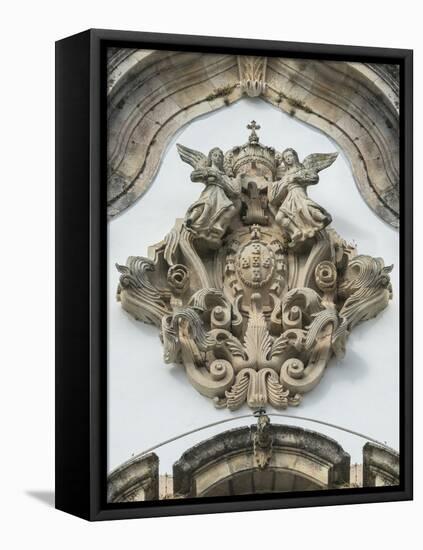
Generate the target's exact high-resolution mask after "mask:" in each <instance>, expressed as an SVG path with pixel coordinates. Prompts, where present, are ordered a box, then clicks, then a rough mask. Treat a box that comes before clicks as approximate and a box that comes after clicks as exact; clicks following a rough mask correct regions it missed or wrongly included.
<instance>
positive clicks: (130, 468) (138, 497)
mask: <svg viewBox="0 0 423 550" xmlns="http://www.w3.org/2000/svg"><path fill="white" fill-rule="evenodd" d="M158 498H159V458H158V456H157V455H156V454H155V453H149V454H147V455H143V456H137V457H135V458H133V459H131V460H128V461H127V462H125V463H124V464H122V465H121V466H119V467H118V468H116V469H115V470H113V472H111V474H110V475H109V476H108V480H107V502H138V501H142V500H157V499H158Z"/></svg>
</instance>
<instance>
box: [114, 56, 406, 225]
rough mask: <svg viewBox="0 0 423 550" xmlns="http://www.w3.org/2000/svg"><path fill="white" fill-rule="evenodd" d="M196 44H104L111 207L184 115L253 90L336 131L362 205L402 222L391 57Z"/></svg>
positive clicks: (145, 182)
mask: <svg viewBox="0 0 423 550" xmlns="http://www.w3.org/2000/svg"><path fill="white" fill-rule="evenodd" d="M389 68H390V66H389V65H387V66H384V65H374V64H366V63H354V62H346V61H345V62H341V61H338V62H335V61H316V60H302V59H284V58H277V57H269V58H266V57H251V56H234V55H225V54H201V53H193V52H167V51H151V50H133V49H111V50H110V52H109V60H108V75H109V76H108V98H109V117H108V121H109V123H108V124H109V126H108V128H109V137H108V147H109V154H108V157H109V158H108V165H109V176H108V209H109V216H114V215H116V214H118V213H119V212H122V211H123V210H125V209H126V208H127V207H128V206H130V205H131V204H132V203H133V202H134V201H135V200H137V199H138V198H139V197H140V196H141V195H142V194H143V193H144V192H145V191H146V189H147V188H148V186H149V185H150V183H151V181H152V179H153V177H154V175H155V173H156V172H157V169H158V166H159V163H160V159H161V157H162V155H163V153H164V151H165V149H166V146H167V144H168V143H169V142H170V140H171V138H172V137H173V136H174V135H175V133H176V132H177V131H178V130H179V129H180V128H181V127H182V126H183V125H185V124H186V123H188V122H190V121H192V120H194V119H195V118H197V117H198V116H200V115H203V114H206V113H211V112H213V111H215V110H217V109H221V108H225V107H226V106H227V105H230V104H232V103H234V102H236V101H239V100H242V98H244V97H255V98H257V99H258V100H259V99H260V100H263V101H265V102H267V103H270V104H271V105H273V106H275V107H277V108H278V109H280V110H281V111H283V112H285V113H288V114H289V115H290V116H292V117H295V118H297V119H298V120H300V121H302V122H305V123H307V124H310V125H311V126H313V127H315V128H318V129H319V130H321V131H323V132H324V133H325V134H326V135H328V136H329V137H330V138H331V139H333V140H334V141H335V142H336V143H337V144H338V146H339V147H340V149H341V150H343V151H344V153H345V154H346V156H347V158H348V159H349V161H350V163H351V168H352V171H353V173H354V178H355V181H356V182H357V185H358V187H359V189H360V192H361V194H362V196H363V198H364V200H365V201H366V202H367V204H368V205H369V206H370V208H372V209H373V210H374V212H375V213H376V214H377V215H378V216H380V217H381V218H382V219H383V220H385V221H386V222H388V223H390V224H391V225H393V226H394V227H397V226H398V224H399V139H398V135H399V117H398V105H399V100H398V99H399V88H398V71H397V70H395V69H396V67H395V66H394V67H393V69H394V70H392V71H390V70H389Z"/></svg>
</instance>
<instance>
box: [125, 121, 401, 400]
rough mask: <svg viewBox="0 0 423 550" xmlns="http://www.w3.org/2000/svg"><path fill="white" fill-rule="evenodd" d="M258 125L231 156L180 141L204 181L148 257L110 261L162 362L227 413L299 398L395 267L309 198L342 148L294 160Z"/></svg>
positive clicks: (339, 351)
mask: <svg viewBox="0 0 423 550" xmlns="http://www.w3.org/2000/svg"><path fill="white" fill-rule="evenodd" d="M259 128H260V127H259V126H258V125H257V124H256V123H255V122H254V121H252V122H251V123H250V124H249V125H248V129H249V130H250V131H251V133H250V136H249V139H248V142H247V143H245V144H244V145H241V146H236V147H233V148H232V149H231V150H229V151H227V152H226V153H223V151H222V150H221V149H219V148H218V147H216V148H214V149H212V150H211V151H210V152H209V154H208V155H207V156H206V155H204V154H202V153H200V152H198V151H196V150H194V149H190V148H188V147H185V146H183V145H177V148H178V152H179V155H180V157H181V159H182V160H183V161H184V162H186V163H188V164H189V165H191V166H192V168H193V170H192V172H191V180H192V181H193V182H199V183H201V184H203V186H204V187H203V190H202V192H201V194H200V196H199V198H198V200H196V201H195V202H194V204H192V205H191V206H190V207H189V208H188V210H187V212H186V214H185V216H184V218H183V219H178V220H176V223H175V226H174V227H173V229H172V230H171V231H170V232H169V233H168V234H167V235H166V236H165V238H164V239H163V241H161V242H160V243H158V244H157V245H155V246H154V247H152V249H153V253H152V254H151V257H150V258H144V257H139V256H133V257H130V258H128V261H127V263H126V265H125V266H123V265H117V269H118V270H119V272H120V273H121V276H120V282H119V286H118V290H117V299H118V301H120V303H121V305H122V307H123V308H124V309H125V310H126V311H127V312H129V313H130V314H131V315H132V316H133V317H134V318H135V319H138V320H140V321H144V322H146V323H150V324H154V325H156V326H157V327H158V329H159V330H160V337H161V339H162V342H163V350H164V361H165V362H166V363H179V364H181V367H182V368H184V369H185V371H186V374H187V377H188V379H189V381H190V382H191V384H192V385H193V386H194V388H196V389H197V390H198V391H199V392H200V393H201V394H203V395H204V396H206V397H209V398H211V399H213V401H214V403H215V405H216V406H217V407H227V408H229V409H231V410H234V409H238V408H240V407H242V406H243V405H244V404H247V405H248V406H249V407H251V408H254V409H257V408H260V407H263V406H266V405H270V406H272V407H275V408H277V409H285V408H286V407H288V406H289V405H292V406H296V405H298V404H299V403H300V402H301V400H302V398H303V396H304V394H306V393H307V392H309V391H310V390H312V389H313V388H314V387H315V386H316V385H317V384H318V383H319V382H320V380H321V378H322V376H323V374H324V372H325V369H326V367H327V365H328V362H329V360H330V359H331V357H332V356H334V355H335V356H336V357H341V356H342V355H343V354H344V353H345V348H346V343H347V340H348V336H349V334H350V332H351V330H352V329H353V328H354V326H356V325H357V324H358V323H360V322H362V321H365V320H367V319H370V318H372V317H375V316H376V315H378V313H380V312H381V311H382V310H383V309H384V308H386V307H387V305H388V303H389V300H390V299H391V298H392V288H391V284H390V278H389V273H390V271H391V269H392V266H389V267H385V265H384V262H383V260H382V259H381V258H373V257H371V256H366V255H358V254H357V251H356V248H355V246H353V245H351V244H348V243H347V242H346V241H344V240H343V239H342V238H341V237H340V236H339V235H338V234H337V233H336V231H335V230H334V229H333V228H331V227H330V224H331V222H332V217H331V215H330V214H329V213H328V212H327V211H326V210H325V209H324V208H323V207H322V206H320V205H319V204H317V203H316V202H314V201H313V200H312V199H311V198H310V197H309V196H308V193H307V188H308V187H309V186H311V185H315V184H317V183H318V181H319V178H320V175H319V173H320V172H321V171H323V170H325V169H326V168H329V167H330V166H331V164H332V163H333V162H334V161H335V160H336V157H337V153H328V154H312V155H309V156H307V157H306V158H305V159H304V160H303V161H300V160H299V157H298V154H297V153H296V151H295V150H293V149H291V148H288V149H285V150H284V151H283V152H281V153H280V152H278V151H276V150H275V149H274V148H273V147H268V146H265V145H263V144H261V143H260V141H259V137H258V135H257V130H259Z"/></svg>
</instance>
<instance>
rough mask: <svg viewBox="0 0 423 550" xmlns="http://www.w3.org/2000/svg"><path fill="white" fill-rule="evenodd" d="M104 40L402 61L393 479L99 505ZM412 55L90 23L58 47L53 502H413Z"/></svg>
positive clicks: (128, 508)
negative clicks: (396, 474)
mask: <svg viewBox="0 0 423 550" xmlns="http://www.w3.org/2000/svg"><path fill="white" fill-rule="evenodd" d="M108 46H120V47H132V48H148V49H167V50H179V51H182V50H187V51H201V52H227V53H231V52H232V53H234V52H236V53H241V54H249V55H267V56H282V57H283V56H289V57H297V58H308V59H330V60H354V61H363V62H364V61H365V62H367V63H368V62H372V63H395V64H398V65H399V66H400V199H401V201H400V219H401V229H400V261H401V265H400V270H401V276H400V280H401V297H400V316H401V326H400V357H401V364H400V427H401V432H400V472H401V483H400V485H399V486H396V487H373V488H357V489H348V490H347V491H346V490H345V489H340V490H325V491H313V492H312V493H308V494H304V493H303V494H300V493H295V494H286V495H285V494H284V495H283V496H281V495H251V496H246V497H236V498H235V497H229V498H224V499H223V498H218V497H216V498H203V499H201V501H200V500H199V499H185V500H165V501H163V500H162V501H154V502H152V501H150V502H138V503H130V504H127V503H125V504H108V503H107V502H106V480H107V470H106V421H107V410H106V406H107V403H106V385H107V379H106V378H107V377H106V375H107V370H106V365H107V349H106V347H107V346H106V343H107V340H106V329H107V319H106V304H107V296H106V269H105V265H106V259H107V234H106V223H107V214H106V185H105V181H106V154H105V152H106V126H105V120H106V117H105V112H106V85H105V82H106V63H105V50H106V48H107V47H108ZM412 89H413V52H412V50H405V49H385V48H367V47H357V46H335V45H325V44H307V43H290V42H276V41H267V40H246V39H233V38H216V37H205V36H184V35H176V34H156V33H141V32H126V31H125V32H123V31H111V30H98V29H91V30H88V31H85V32H82V33H80V34H76V35H74V36H71V37H69V38H65V39H63V40H60V41H58V42H57V43H56V508H58V509H60V510H63V511H65V512H68V513H70V514H74V515H76V516H79V517H82V518H84V519H87V520H109V519H123V518H140V517H152V516H170V515H181V514H202V513H215V512H230V511H246V510H267V509H275V508H288V507H289V508H294V507H305V506H307V507H308V506H321V505H325V506H328V505H340V504H358V503H368V502H386V501H401V500H410V499H412V494H413V493H412V480H413V474H412V464H413V460H412V449H413V448H412V431H413V413H412V411H413V404H412V349H413V346H412V297H413V289H412V262H413V260H412V250H413V245H412V239H413V230H412V227H413V221H412V208H413V198H412V162H413V158H412V151H413V149H412V143H413V129H412V123H413V120H412V117H413V97H412V93H413V92H412Z"/></svg>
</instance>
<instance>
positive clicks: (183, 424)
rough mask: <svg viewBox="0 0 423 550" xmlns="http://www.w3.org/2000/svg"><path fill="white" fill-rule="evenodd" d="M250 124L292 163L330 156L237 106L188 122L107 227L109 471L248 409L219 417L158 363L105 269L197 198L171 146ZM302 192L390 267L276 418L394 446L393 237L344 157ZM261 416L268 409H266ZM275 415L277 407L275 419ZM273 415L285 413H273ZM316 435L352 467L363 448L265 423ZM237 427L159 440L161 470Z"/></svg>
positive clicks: (276, 121) (197, 143)
mask: <svg viewBox="0 0 423 550" xmlns="http://www.w3.org/2000/svg"><path fill="white" fill-rule="evenodd" d="M252 119H255V120H256V121H257V122H258V123H259V124H260V125H261V127H262V129H261V130H260V131H259V135H260V141H261V142H262V143H263V144H267V145H271V146H274V147H276V148H277V149H279V150H283V149H284V148H286V147H288V146H289V147H294V148H295V149H296V150H297V151H298V153H299V156H300V159H301V158H304V156H306V155H308V154H310V153H316V152H322V153H323V152H332V151H335V150H338V148H337V146H336V144H335V143H333V142H332V141H331V140H329V139H328V138H327V137H326V136H325V135H324V134H322V133H320V132H319V131H317V130H314V129H313V128H311V127H308V126H306V125H304V124H301V123H300V122H298V121H297V120H294V119H292V118H290V117H289V116H287V115H284V114H283V113H281V112H279V111H278V110H276V109H275V108H273V107H271V106H270V105H268V104H266V103H264V102H262V101H260V100H250V99H248V100H247V99H246V100H242V101H240V102H238V103H236V104H235V105H232V106H230V107H226V108H224V109H223V110H221V111H218V112H216V113H213V114H211V115H208V116H205V117H203V118H201V119H198V120H196V121H194V122H193V123H191V124H190V125H189V126H188V127H186V128H184V129H183V130H182V131H180V133H179V134H178V135H177V136H176V138H175V139H174V140H173V142H172V143H171V144H170V146H169V148H168V151H167V153H166V155H165V157H164V160H163V163H162V165H161V168H160V170H159V172H158V174H157V177H156V178H155V181H154V182H153V184H152V186H151V187H150V189H149V191H148V192H147V193H146V194H145V195H144V196H143V197H142V198H141V199H140V200H139V201H138V202H137V203H136V204H135V205H133V206H132V207H131V208H130V209H129V210H127V211H126V212H124V213H123V214H122V215H121V216H119V217H118V218H116V219H113V220H112V221H111V222H110V223H109V254H108V277H109V282H108V285H109V303H108V322H109V335H108V338H109V361H108V461H109V462H108V465H109V469H110V470H111V469H113V468H115V467H116V466H118V465H119V464H121V463H122V462H124V461H125V460H127V459H129V458H130V457H131V456H134V455H136V454H138V453H139V452H141V451H143V450H145V449H147V448H149V447H151V446H153V445H155V444H157V443H159V442H161V441H164V440H166V439H168V438H171V437H173V436H175V435H177V434H180V433H183V432H186V431H189V430H191V429H193V428H196V427H200V426H203V425H205V424H208V423H211V422H215V421H217V420H220V419H227V418H231V417H235V416H237V415H239V414H246V413H248V412H249V409H248V408H247V407H244V408H243V409H240V410H239V411H235V412H230V411H228V410H225V409H220V410H217V409H215V408H214V406H213V404H212V402H211V401H210V400H208V399H207V398H205V397H203V396H201V395H200V394H198V393H197V392H196V390H194V388H192V387H191V385H190V384H189V382H188V380H187V379H186V376H185V373H184V370H183V368H182V367H180V366H171V365H165V364H164V362H163V360H162V346H161V343H160V340H159V337H158V330H157V329H156V328H155V327H150V326H147V325H145V324H142V323H139V322H136V321H134V320H133V319H132V318H131V317H130V316H129V315H128V314H126V313H125V312H124V311H123V310H122V308H121V306H120V305H119V304H118V303H117V302H116V300H115V294H116V287H117V284H118V279H119V274H118V272H117V271H116V269H115V263H116V262H118V263H121V264H124V263H125V262H126V258H127V257H128V256H130V255H147V248H148V246H149V245H151V244H154V243H156V242H158V241H160V240H161V239H162V238H163V236H164V235H165V234H166V233H167V231H169V229H170V228H171V227H172V225H173V222H174V220H175V218H177V217H183V215H184V213H185V211H186V209H187V208H188V206H189V205H190V204H191V203H192V202H193V201H194V200H195V199H196V198H197V197H198V195H199V194H200V192H201V184H194V183H192V182H191V181H190V178H189V174H190V170H191V168H190V166H188V165H186V164H184V163H182V161H181V160H180V159H179V156H178V154H177V151H176V147H175V143H176V142H181V143H183V144H184V145H187V146H188V147H192V148H197V149H199V150H202V151H203V152H205V153H206V152H208V150H209V149H210V148H211V147H214V146H219V147H221V148H222V149H223V150H227V149H229V148H230V147H232V146H234V145H236V144H242V143H244V142H245V141H246V140H247V136H248V131H247V129H246V124H247V123H248V122H249V121H251V120H252ZM309 193H310V196H311V197H312V198H313V199H314V200H316V201H317V202H318V203H320V204H322V205H323V206H324V207H325V208H326V209H327V210H328V211H329V212H330V213H331V214H332V216H333V223H332V225H333V227H334V228H335V229H336V230H337V231H338V233H339V234H340V235H341V236H342V237H344V238H345V239H346V240H349V241H356V242H357V244H358V251H359V253H364V254H370V255H373V256H381V257H383V258H384V260H385V263H386V264H387V265H388V264H391V263H393V264H395V267H394V270H393V273H392V275H391V278H392V284H393V290H394V299H393V301H392V302H391V304H390V306H389V307H388V309H387V310H385V311H384V312H383V313H382V314H380V315H379V316H378V317H377V318H376V319H374V320H371V321H368V322H366V323H364V324H362V325H360V326H359V327H356V329H355V330H354V331H353V333H352V335H351V337H350V339H349V343H348V348H347V354H346V356H345V358H344V359H343V360H342V361H336V360H334V359H333V360H332V361H331V363H330V365H329V367H328V369H327V371H326V374H325V376H324V378H323V380H322V381H321V383H320V384H319V385H318V386H317V387H316V388H315V389H314V390H313V391H312V392H311V393H310V394H307V395H305V398H304V400H303V403H302V404H301V405H300V406H299V407H297V408H294V407H292V408H289V409H288V410H287V411H286V413H287V414H291V415H294V416H298V415H300V416H307V417H311V418H314V419H317V420H323V421H327V422H332V423H335V424H338V425H341V426H344V427H346V428H350V429H353V430H356V431H359V432H362V433H365V434H367V435H369V436H372V437H374V438H376V439H378V440H379V441H382V442H386V443H387V444H388V445H390V446H391V447H393V448H395V449H398V446H399V442H398V439H399V433H398V416H399V412H398V404H399V392H398V384H399V319H398V315H399V305H398V296H399V277H398V273H399V270H398V266H399V238H398V233H397V232H396V231H395V230H393V229H392V228H391V227H389V226H388V225H386V224H385V223H384V222H382V221H380V220H379V219H378V218H377V217H376V216H375V214H374V213H373V212H372V211H371V210H370V209H369V208H368V207H367V205H366V204H365V202H364V200H363V199H362V198H361V196H360V194H359V191H358V189H357V187H356V185H355V183H354V180H353V177H352V173H351V171H350V169H349V165H348V160H347V159H345V158H344V157H343V155H342V152H341V154H340V156H339V157H338V159H337V160H336V162H335V164H334V165H333V166H332V167H331V168H330V169H328V170H326V171H324V172H322V174H321V179H320V183H319V184H318V185H317V186H315V187H311V188H309ZM268 412H271V408H270V407H269V408H268ZM275 412H277V411H275ZM282 412H283V411H282ZM273 421H274V422H276V421H281V422H286V423H289V424H296V425H300V426H303V427H305V428H309V429H314V430H316V431H319V432H321V433H324V434H327V435H329V436H331V437H333V438H334V439H336V440H337V441H339V442H340V443H341V444H342V445H343V446H344V448H345V450H346V451H347V452H349V453H350V454H351V459H352V462H361V449H362V445H363V444H364V441H363V440H361V439H359V438H357V437H355V436H351V435H347V434H345V433H343V432H340V431H337V430H333V429H330V428H327V427H324V426H319V425H317V424H312V423H310V422H305V421H299V420H288V419H287V420H284V419H276V418H274V419H273ZM238 425H246V420H245V419H244V420H238V421H236V420H235V421H234V422H232V423H227V424H224V425H222V426H218V427H216V428H212V429H208V430H205V431H203V432H199V433H197V434H195V435H192V436H189V437H186V438H184V439H182V440H179V441H177V442H174V443H172V444H169V445H167V446H165V447H163V448H161V449H158V450H157V451H156V453H157V454H158V455H159V457H160V463H161V473H163V472H164V471H168V472H171V468H172V464H173V462H174V461H175V460H176V459H177V458H178V457H179V456H180V454H181V453H182V452H183V451H184V450H185V449H187V448H188V447H190V446H191V445H193V444H195V443H197V442H199V441H201V440H203V439H205V438H206V437H210V436H212V435H213V434H215V433H218V432H220V431H222V430H225V429H229V428H234V427H236V426H238Z"/></svg>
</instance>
